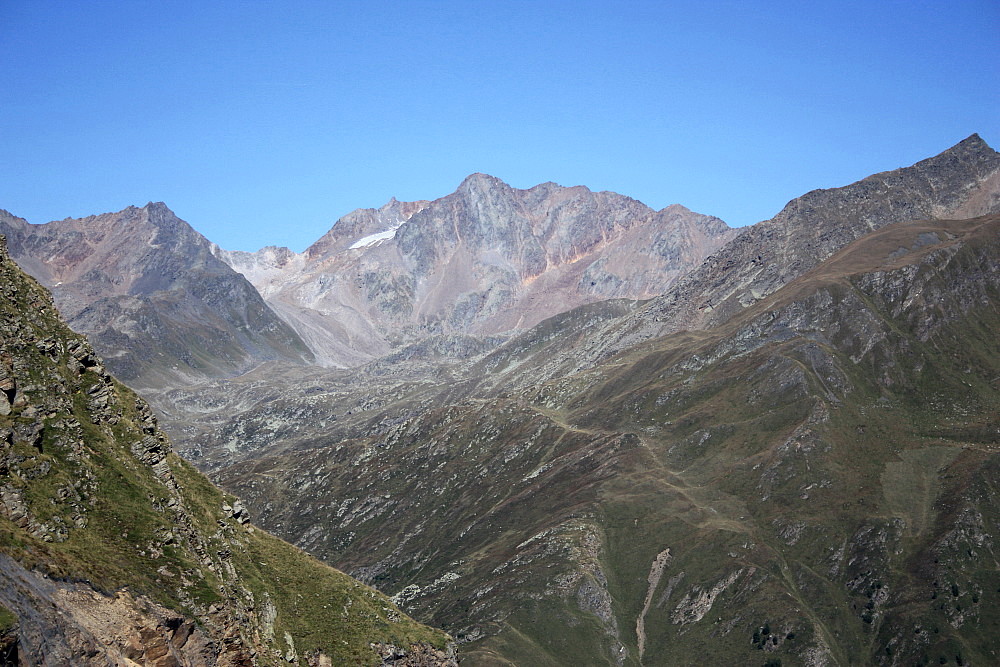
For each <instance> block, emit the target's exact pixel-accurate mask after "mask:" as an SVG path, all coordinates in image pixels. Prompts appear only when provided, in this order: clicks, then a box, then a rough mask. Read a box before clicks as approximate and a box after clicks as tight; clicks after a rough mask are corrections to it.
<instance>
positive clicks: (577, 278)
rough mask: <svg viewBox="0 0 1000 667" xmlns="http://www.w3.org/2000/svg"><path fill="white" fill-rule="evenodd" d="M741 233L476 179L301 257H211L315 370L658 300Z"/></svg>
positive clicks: (569, 191) (357, 223)
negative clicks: (260, 303) (290, 335)
mask: <svg viewBox="0 0 1000 667" xmlns="http://www.w3.org/2000/svg"><path fill="white" fill-rule="evenodd" d="M737 233H738V232H737V231H736V230H732V229H730V228H729V227H727V226H726V225H725V223H723V222H722V221H721V220H718V219H717V218H712V217H709V216H705V215H700V214H697V213H693V212H691V211H689V210H688V209H686V208H684V207H683V206H679V205H674V206H670V207H668V208H666V209H664V210H662V211H658V212H657V211H653V210H652V209H650V208H649V207H647V206H645V205H644V204H642V203H640V202H638V201H635V200H633V199H630V198H628V197H624V196H622V195H618V194H615V193H612V192H591V191H590V190H588V189H587V188H585V187H580V186H578V187H572V188H566V187H562V186H559V185H556V184H555V183H543V184H541V185H538V186H535V187H533V188H531V189H528V190H518V189H516V188H512V187H510V186H509V185H507V184H506V183H504V182H503V181H500V180H499V179H496V178H493V177H491V176H487V175H485V174H473V175H472V176H469V177H468V178H467V179H465V181H463V182H462V184H461V185H460V186H459V188H458V190H457V191H456V192H454V193H452V194H450V195H448V196H447V197H443V198H441V199H438V200H436V201H432V202H407V203H404V202H398V201H396V200H392V201H390V202H389V203H388V204H386V205H385V206H384V207H382V208H381V209H377V210H376V209H363V210H359V211H355V212H354V213H352V214H351V215H349V216H346V217H345V218H343V219H341V220H340V221H338V222H337V224H336V225H334V227H333V228H332V229H331V230H330V232H329V233H328V234H327V235H325V236H324V237H323V238H322V239H320V240H319V241H317V242H316V243H315V244H314V245H313V246H311V247H310V248H309V249H307V250H306V251H305V252H304V253H302V254H300V255H298V254H295V253H291V252H290V251H288V250H287V249H282V248H265V249H264V250H262V251H259V252H258V253H253V254H251V253H231V252H226V251H224V250H219V249H217V250H216V254H217V255H218V256H219V257H220V258H222V259H223V260H225V261H226V262H228V263H229V264H230V265H231V266H233V268H235V269H236V270H237V271H240V272H242V273H243V274H244V275H246V276H247V278H248V279H249V280H250V281H251V282H252V283H253V284H254V285H255V286H256V287H257V289H258V290H259V291H260V292H261V294H263V295H264V296H265V297H266V298H267V300H268V303H269V304H270V305H271V306H272V307H273V308H274V309H275V310H276V311H277V312H279V313H280V314H281V315H282V316H283V317H284V318H285V319H286V320H287V321H288V322H289V323H290V324H291V325H292V326H293V327H295V328H296V330H297V331H298V332H299V334H300V335H301V336H302V337H303V338H304V339H305V340H306V341H307V342H309V343H310V345H311V346H312V348H313V351H314V352H315V353H316V355H317V356H318V357H319V358H320V359H321V360H322V361H323V362H324V364H326V365H330V366H356V365H359V364H360V363H362V362H364V361H366V360H370V359H371V358H373V357H375V356H380V355H382V354H385V353H387V352H388V351H389V350H390V349H392V348H394V347H398V346H399V345H402V344H409V343H413V342H416V341H418V340H421V339H423V338H424V337H426V336H428V335H437V334H445V335H448V334H475V335H481V336H482V335H491V334H496V333H501V332H508V331H512V330H521V329H527V328H530V327H532V326H534V325H535V324H537V323H538V322H540V321H541V320H543V319H545V318H548V317H551V316H552V315H555V314H557V313H560V312H563V311H566V310H569V309H571V308H573V307H575V306H579V305H582V304H586V303H592V302H595V301H600V300H604V299H609V298H629V299H646V298H649V297H652V296H655V295H659V294H662V293H663V292H664V291H665V290H666V288H667V287H668V286H669V285H670V284H672V283H673V282H674V281H675V280H676V279H677V278H679V277H680V276H682V275H684V274H685V273H687V272H688V271H690V270H691V269H692V268H694V267H695V266H697V265H698V264H700V263H701V261H702V260H703V259H704V258H705V257H706V256H708V255H709V254H711V253H712V252H713V251H714V250H716V249H717V248H718V247H719V246H720V245H722V244H723V243H724V242H725V241H727V240H729V239H731V238H733V237H734V236H735V235H736V234H737Z"/></svg>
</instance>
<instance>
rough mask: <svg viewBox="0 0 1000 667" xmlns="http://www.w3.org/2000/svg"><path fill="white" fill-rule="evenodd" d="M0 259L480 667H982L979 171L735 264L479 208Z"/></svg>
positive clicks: (719, 236)
mask: <svg viewBox="0 0 1000 667" xmlns="http://www.w3.org/2000/svg"><path fill="white" fill-rule="evenodd" d="M0 233H2V234H5V235H7V237H8V243H9V245H10V253H11V256H12V257H13V258H14V259H15V260H17V261H18V263H20V264H21V265H22V266H23V267H24V268H25V270H27V271H29V272H31V273H33V274H34V275H35V276H36V277H37V278H38V279H39V280H40V281H41V282H42V283H43V284H45V285H47V286H49V287H50V288H51V289H52V290H53V297H54V298H55V302H56V304H57V305H58V307H59V309H60V311H61V312H63V313H64V315H66V317H67V319H68V320H69V322H70V324H71V325H72V326H74V327H76V328H77V329H78V330H80V331H81V332H83V333H87V334H88V336H90V337H91V339H92V341H93V344H94V346H95V348H96V349H97V351H98V352H99V353H100V354H102V355H103V356H104V357H105V358H106V359H107V364H108V368H109V369H110V370H112V371H114V372H116V373H120V374H121V375H122V377H123V378H125V379H126V380H127V381H129V382H130V383H131V384H132V385H133V386H135V387H136V388H137V389H140V390H141V391H142V393H143V395H144V396H145V397H146V398H147V399H148V400H150V402H151V403H152V405H153V406H154V408H155V409H156V410H157V411H158V413H159V415H160V420H161V423H162V424H163V425H164V428H165V429H166V430H167V431H168V432H169V433H170V435H171V437H172V438H173V439H174V441H175V442H176V443H177V447H178V449H179V451H180V453H181V454H183V455H184V456H185V457H186V458H188V459H189V460H191V461H192V462H194V463H195V464H196V465H198V466H199V467H201V468H202V469H203V470H206V471H210V472H211V474H212V476H213V478H214V479H215V480H216V481H218V482H219V483H221V484H222V486H223V487H224V488H226V489H227V490H228V491H229V492H232V493H235V494H237V495H238V496H239V497H241V498H242V499H243V502H244V503H245V504H246V507H247V511H248V513H249V515H251V516H253V517H254V520H255V521H256V522H257V523H259V525H261V526H262V527H264V528H267V529H269V530H272V531H273V532H275V533H276V534H278V535H280V536H281V537H283V538H285V539H287V540H289V541H290V542H294V543H295V544H296V545H297V546H299V547H302V548H304V549H306V550H307V551H309V552H310V553H312V554H314V555H316V556H318V557H320V558H321V559H323V560H325V561H327V562H328V563H330V564H333V565H335V566H337V567H339V568H341V569H343V570H345V571H346V572H348V573H349V574H351V575H353V576H355V577H357V578H359V579H360V580H361V581H363V582H365V583H368V584H371V585H373V586H375V587H376V588H378V589H380V590H382V591H383V592H385V593H387V594H390V595H392V596H393V600H394V601H395V602H396V604H398V605H399V606H400V607H401V608H403V609H405V610H407V611H408V612H409V613H410V614H412V615H413V616H414V617H415V618H417V619H419V620H421V621H424V622H427V623H430V624H432V625H436V626H438V627H442V628H444V629H446V630H448V631H449V632H450V633H451V634H452V635H454V636H455V638H456V639H457V640H458V642H459V651H460V656H461V657H462V659H463V661H464V662H466V663H468V664H484V665H510V664H519V665H529V664H530V665H564V664H573V665H577V664H608V665H639V664H646V665H654V664H692V665H694V664H706V663H712V664H779V663H780V664H808V665H833V664H843V665H846V664H887V665H896V664H928V663H929V662H930V661H934V662H936V663H939V664H990V663H992V662H995V661H996V660H997V655H996V652H997V651H998V650H1000V647H998V646H997V642H996V641H995V639H994V637H995V628H996V624H997V623H998V622H1000V615H998V609H1000V605H998V604H997V599H998V598H997V597H996V596H997V595H998V594H1000V575H998V574H997V573H998V571H1000V569H998V564H997V561H996V557H995V556H994V555H993V542H994V540H995V539H996V536H997V534H998V529H1000V514H998V512H997V510H996V507H998V505H997V500H998V499H997V498H996V488H995V479H996V476H997V464H998V459H997V452H998V451H1000V450H998V447H1000V419H998V418H997V415H998V414H1000V344H998V338H997V336H996V334H995V332H996V331H997V330H998V325H1000V321H998V317H1000V315H998V313H1000V307H998V304H1000V300H998V297H1000V271H998V266H1000V253H998V247H997V246H998V242H1000V154H998V153H996V152H995V151H993V150H992V149H991V148H990V147H989V146H987V145H986V143H985V142H983V141H982V139H981V138H979V137H978V136H977V135H973V136H971V137H969V138H968V139H966V140H964V141H962V142H960V143H959V144H957V145H956V146H954V147H952V148H950V149H948V150H946V151H945V152H943V153H941V154H940V155H937V156H934V157H932V158H929V159H927V160H924V161H921V162H919V163H917V164H915V165H913V166H911V167H905V168H901V169H898V170H895V171H890V172H885V173H882V174H876V175H873V176H869V177H867V178H864V179H862V180H860V181H858V182H856V183H853V184H850V185H847V186H845V187H841V188H833V189H827V190H816V191H813V192H810V193H807V194H805V195H803V196H802V197H800V198H798V199H796V200H793V201H792V202H790V203H789V204H788V205H787V206H786V207H785V208H784V209H783V210H782V211H781V212H779V213H778V215H776V216H775V217H774V218H772V219H771V220H768V221H764V222H761V223H758V224H757V225H754V226H751V227H748V228H743V229H730V228H728V227H727V226H726V225H725V224H724V223H723V222H722V221H720V220H718V219H716V218H712V217H710V216H705V215H701V214H697V213H693V212H691V211H689V210H688V209H686V208H684V207H682V206H679V205H674V206H670V207H668V208H666V209H664V210H662V211H653V210H651V209H649V208H648V207H646V206H644V205H643V204H641V203H640V202H637V201H635V200H632V199H629V198H627V197H624V196H622V195H617V194H614V193H608V192H591V191H590V190H588V189H586V188H583V187H579V186H578V187H572V188H564V187H561V186H558V185H555V184H552V183H546V184H542V185H539V186H536V187H534V188H531V189H528V190H518V189H515V188H511V187H510V186H508V185H506V184H504V183H503V182H502V181H499V180H498V179H495V178H493V177H490V176H486V175H483V174H474V175H472V176H470V177H469V178H467V179H466V180H465V181H463V183H462V184H461V185H460V186H459V188H458V189H457V190H456V192H455V193H453V194H451V195H448V196H446V197H444V198H441V199H438V200H435V201H419V202H399V201H396V200H392V201H390V202H389V203H388V204H386V205H385V206H383V207H382V208H380V209H361V210H358V211H355V212H354V213H352V214H349V215H348V216H345V217H344V218H342V219H341V220H339V221H338V222H337V223H336V224H335V225H334V226H333V228H332V229H331V230H330V232H329V233H327V234H326V235H325V236H323V237H322V238H321V239H319V240H318V241H317V242H316V243H315V244H313V245H312V246H311V247H310V248H308V249H307V250H306V251H305V252H303V253H294V252H292V251H290V250H288V249H285V248H275V247H269V248H264V249H262V250H261V251H258V252H257V253H242V252H229V251H226V250H223V249H221V248H219V247H218V246H215V245H213V244H211V243H210V242H209V241H207V240H206V239H204V238H203V237H201V236H200V235H199V234H197V232H194V231H193V230H192V229H191V228H190V227H189V226H187V224H186V223H183V222H182V221H180V220H178V219H177V218H176V217H175V216H173V215H172V214H171V213H170V212H169V211H168V210H167V209H166V207H165V206H163V205H162V204H150V205H147V206H146V207H144V208H142V209H135V208H130V209H126V211H122V212H120V213H116V214H105V215H102V216H94V217H91V218H86V219H82V220H65V221H60V222H53V223H48V224H47V225H29V224H27V223H25V222H24V221H22V220H20V219H18V218H15V217H14V216H12V215H10V214H3V215H2V216H0ZM241 274H242V275H241Z"/></svg>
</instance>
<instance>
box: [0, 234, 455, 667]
mask: <svg viewBox="0 0 1000 667" xmlns="http://www.w3.org/2000/svg"><path fill="white" fill-rule="evenodd" d="M0 606H2V609H0V624H2V625H3V627H4V629H5V630H6V632H5V637H7V640H5V642H4V645H3V647H2V650H3V651H4V653H3V655H4V656H5V659H6V660H8V661H13V662H18V663H19V664H30V665H69V664H72V665H108V664H123V665H124V664H129V665H132V664H139V665H151V666H155V667H172V666H178V665H205V666H210V665H219V666H225V665H230V666H234V667H235V666H249V665H277V664H288V663H293V662H298V663H299V664H309V665H332V664H382V663H383V662H386V661H390V659H396V658H398V659H399V660H401V661H404V662H403V663H402V664H424V665H446V664H451V665H454V664H456V663H455V661H454V659H453V658H450V657H449V656H448V654H447V651H446V650H445V643H446V641H447V637H446V636H445V635H444V634H443V633H440V632H437V631H434V630H431V629H429V628H426V627H424V626H420V625H418V624H416V623H414V622H413V621H411V620H410V619H409V618H407V617H406V616H404V615H403V614H401V613H400V612H399V611H398V609H396V608H395V607H394V606H393V605H392V604H391V602H390V601H389V600H388V599H387V598H386V597H384V596H382V595H380V594H378V593H376V592H375V591H373V590H371V589H368V588H365V587H363V586H361V585H360V584H359V583H358V582H356V581H353V580H351V579H350V578H348V577H347V576H345V575H343V574H342V573H340V572H337V571H335V570H333V569H331V568H329V567H327V566H324V565H321V564H320V563H318V562H317V561H315V560H313V559H311V558H309V557H308V556H306V555H305V554H303V553H302V552H300V551H298V550H296V549H294V548H293V547H291V546H290V545H288V544H286V543H284V542H281V541H280V540H277V539H276V538H274V537H272V536H270V535H268V534H267V533H264V532H263V531H260V530H257V529H255V528H254V526H253V525H252V524H251V523H250V522H249V517H248V514H247V512H246V510H245V508H244V507H243V506H242V504H241V503H239V502H238V501H234V499H232V498H231V497H228V496H225V495H223V494H222V492H220V491H219V490H218V489H216V488H215V487H213V486H212V485H211V484H210V483H209V482H208V481H207V480H206V479H205V478H204V477H202V476H201V475H200V474H198V473H197V472H195V471H194V469H193V468H191V467H190V466H189V465H188V464H186V463H184V462H183V461H181V460H180V459H179V458H178V457H177V456H176V455H175V454H174V453H173V452H172V451H171V446H170V443H169V441H168V440H167V439H166V438H165V436H164V435H163V434H162V432H160V430H159V428H158V426H157V423H156V419H155V418H154V417H153V415H152V412H151V411H150V409H149V407H148V406H147V405H146V404H145V402H144V401H142V400H141V399H139V398H138V397H137V396H135V395H134V394H133V393H132V392H131V391H129V390H128V389H126V388H125V387H123V386H122V385H120V384H118V383H117V381H116V380H115V379H114V378H113V377H112V376H110V375H109V374H108V372H107V371H106V370H105V368H104V364H103V362H102V360H101V359H100V358H99V357H98V356H97V355H96V354H95V352H94V351H93V349H92V348H91V346H90V344H89V343H88V342H87V341H86V340H85V339H84V338H82V337H81V336H80V335H78V334H75V333H72V332H71V331H70V330H69V329H67V328H66V326H65V325H64V324H63V323H62V322H61V321H60V319H59V317H58V315H57V313H56V308H55V305H54V303H53V301H52V299H51V298H50V296H49V295H48V293H47V292H45V291H44V290H43V289H42V288H41V287H40V286H39V285H38V284H37V283H36V282H35V281H33V280H32V279H30V278H28V277H27V276H26V275H24V274H23V273H22V272H21V271H20V270H19V269H18V268H17V266H16V265H15V264H14V263H13V262H12V261H11V259H10V258H9V256H8V253H7V247H6V243H5V239H4V237H3V236H0ZM406 660H409V661H410V662H405V661H406Z"/></svg>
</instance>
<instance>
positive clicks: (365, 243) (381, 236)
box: [348, 220, 405, 250]
mask: <svg viewBox="0 0 1000 667" xmlns="http://www.w3.org/2000/svg"><path fill="white" fill-rule="evenodd" d="M404 222H405V221H404V220H396V221H395V222H394V223H392V227H391V228H389V229H387V230H385V231H384V232H377V233H375V234H369V235H368V236H362V237H361V238H360V239H358V240H357V241H355V242H354V243H352V244H351V245H350V246H348V250H358V249H359V248H368V247H371V246H374V245H378V244H379V243H382V241H388V240H389V239H391V238H392V237H394V236H395V235H396V230H397V229H399V228H400V227H402V226H403V223H404Z"/></svg>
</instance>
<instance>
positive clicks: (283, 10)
mask: <svg viewBox="0 0 1000 667" xmlns="http://www.w3.org/2000/svg"><path fill="white" fill-rule="evenodd" d="M0 44H2V47H3V48H2V51H0V147H2V150H3V152H4V154H3V159H2V160H0V208H5V209H7V210H9V211H10V212H12V213H14V214H16V215H19V216H21V217H24V218H27V219H28V220H29V221H30V222H35V223H39V222H46V221H48V220H53V219H60V218H64V217H67V216H71V217H79V216H85V215H90V214H95V213H101V212H104V211H114V210H119V209H122V208H124V207H126V206H128V205H130V204H135V205H140V206H141V205H143V204H145V203H146V202H147V201H165V202H166V203H167V205H168V206H170V207H171V208H172V209H173V210H174V211H175V212H176V213H177V214H178V215H179V216H180V217H182V218H184V219H185V220H187V221H188V222H190V223H191V224H192V225H193V226H194V227H195V228H196V229H197V230H199V231H200V232H202V233H203V234H204V235H205V236H207V237H208V238H209V239H211V240H213V241H215V242H217V243H219V244H220V245H222V246H223V247H226V248H230V249H237V250H255V249H257V248H258V247H260V246H263V245H287V246H289V247H291V248H293V249H294V250H302V249H304V248H305V247H306V246H307V245H308V244H309V243H311V242H312V241H314V240H316V239H317V238H318V237H319V236H320V235H322V234H323V233H324V232H325V231H326V230H327V229H329V227H330V225H331V224H332V223H333V222H334V221H335V220H336V219H337V218H339V217H340V216H342V215H343V214H345V213H347V212H348V211H350V210H352V209H354V208H359V207H377V206H380V205H382V204H383V203H385V201H387V200H388V199H389V198H390V197H392V196H395V197H397V198H399V199H404V200H412V199H433V198H437V197H441V196H444V195H446V194H448V193H450V192H452V191H453V190H454V189H455V187H456V186H457V185H458V184H459V183H460V182H461V180H462V179H463V178H464V177H465V176H466V175H468V174H469V173H472V172H476V171H482V172H486V173H489V174H492V175H494V176H497V177H499V178H501V179H503V180H505V181H507V182H508V183H510V184H512V185H514V186H516V187H521V188H525V187H530V186H532V185H535V184H537V183H540V182H544V181H555V182H557V183H560V184H562V185H578V184H582V185H586V186H588V187H590V188H592V189H594V190H613V191H616V192H620V193H622V194H626V195H629V196H631V197H634V198H636V199H639V200H641V201H643V202H645V203H646V204H648V205H650V206H652V207H654V208H662V207H664V206H667V205H668V204H671V203H675V202H676V203H681V204H684V205H685V206H688V207H689V208H692V209H694V210H697V211H700V212H703V213H709V214H712V215H717V216H719V217H721V218H722V219H724V220H726V221H727V222H728V223H730V224H731V225H734V226H735V225H745V224H750V223H753V222H756V221H758V220H762V219H766V218H769V217H770V216H772V215H774V214H775V213H776V212H777V211H778V210H780V209H781V207H782V206H783V205H784V204H785V203H786V202H787V201H788V200H789V199H791V198H793V197H796V196H798V195H800V194H802V193H804V192H806V191H808V190H811V189H814V188H820V187H834V186H838V185H844V184H846V183H849V182H851V181H854V180H857V179H859V178H862V177H864V176H866V175H868V174H870V173H874V172H877V171H883V170H886V169H893V168H896V167H900V166H905V165H909V164H912V163H913V162H916V161H918V160H920V159H923V158H925V157H929V156H931V155H933V154H936V153H938V152H940V151H942V150H944V149H946V148H948V147H949V146H951V145H953V144H955V143H957V142H958V141H960V140H961V139H963V138H965V137H966V136H968V135H969V134H971V133H973V132H979V133H980V135H981V136H982V137H983V138H984V139H985V140H986V141H987V142H989V143H990V145H992V146H993V147H994V148H1000V92H998V91H1000V55H998V54H1000V3H997V2H996V0H983V1H965V2H962V1H955V2H947V3H944V2H933V3H932V2H920V1H909V2H871V1H869V2H825V3H802V2H794V3H792V2H788V3H784V2H760V3H752V2H732V3H730V2H667V1H662V0H661V1H660V2H629V1H627V0H626V1H619V2H587V1H576V2H561V1H552V2H544V1H536V2H518V1H516V0H515V1H510V0H508V1H505V2H474V1H472V0H464V1H462V2H451V1H441V2H415V1H414V2H407V1H398V2H380V1H378V0H368V1H366V2H353V1H349V0H345V1H333V0H326V1H323V2H294V1H286V2H276V1H271V2H256V1H254V0H243V1H241V2H226V1H218V0H217V1H213V2H199V3H194V2H185V1H183V0H173V1H171V2H143V1H142V0H130V1H122V2H101V1H100V0H95V1H91V2H65V1H58V2H46V1H44V0H0Z"/></svg>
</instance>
